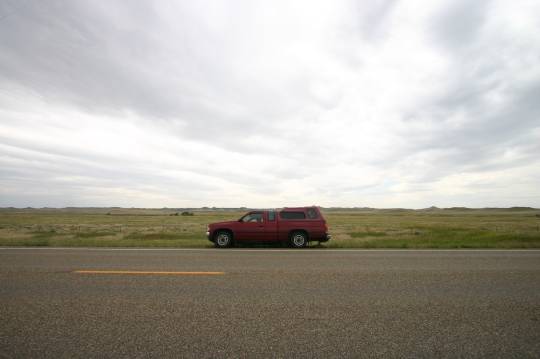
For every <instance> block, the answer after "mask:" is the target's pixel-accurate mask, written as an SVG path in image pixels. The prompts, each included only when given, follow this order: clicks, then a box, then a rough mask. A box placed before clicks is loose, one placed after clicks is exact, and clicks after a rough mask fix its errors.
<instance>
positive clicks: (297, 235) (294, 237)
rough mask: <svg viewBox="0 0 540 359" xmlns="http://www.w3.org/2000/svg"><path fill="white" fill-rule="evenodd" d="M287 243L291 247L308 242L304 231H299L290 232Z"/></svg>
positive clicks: (300, 245) (303, 245) (300, 246)
mask: <svg viewBox="0 0 540 359" xmlns="http://www.w3.org/2000/svg"><path fill="white" fill-rule="evenodd" d="M289 243H290V245H291V247H293V248H303V247H306V246H307V244H308V240H307V235H306V233H304V232H300V231H298V232H293V233H291V237H290V239H289Z"/></svg>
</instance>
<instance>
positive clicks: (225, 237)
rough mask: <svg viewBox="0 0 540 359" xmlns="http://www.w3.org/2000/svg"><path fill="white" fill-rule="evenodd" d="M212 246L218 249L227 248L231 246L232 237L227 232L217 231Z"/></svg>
mask: <svg viewBox="0 0 540 359" xmlns="http://www.w3.org/2000/svg"><path fill="white" fill-rule="evenodd" d="M214 244H215V245H216V247H218V248H227V247H230V246H231V245H232V235H231V233H230V232H227V231H219V232H217V233H216V236H215V237H214Z"/></svg>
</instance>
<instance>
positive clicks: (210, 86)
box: [0, 0, 540, 207]
mask: <svg viewBox="0 0 540 359" xmlns="http://www.w3.org/2000/svg"><path fill="white" fill-rule="evenodd" d="M520 5H521V6H518V5H514V6H512V7H511V8H510V7H508V6H507V5H506V4H505V3H504V2H502V1H495V0H493V1H481V2H476V3H474V4H471V3H469V2H455V1H447V2H438V3H436V4H431V3H426V4H417V3H413V2H404V1H379V2H374V3H372V4H369V5H368V4H362V5H358V4H357V3H355V2H349V1H339V2H336V3H333V4H331V5H330V4H322V3H321V4H312V3H311V2H306V3H305V4H302V3H294V4H291V3H288V2H277V3H264V2H255V3H253V2H245V3H235V4H234V5H231V4H230V3H225V2H221V1H202V2H197V3H189V2H180V3H176V2H167V1H162V2H156V3H151V2H144V1H140V2H139V1H135V2H127V1H126V2H122V1H120V2H114V3H107V4H105V3H103V4H100V3H96V2H92V1H48V2H41V1H33V0H25V1H19V2H15V1H6V2H4V3H3V4H2V6H1V7H0V84H1V91H0V166H1V168H2V170H0V184H1V185H2V187H3V189H2V190H0V197H1V198H2V199H1V200H0V206H1V205H6V206H7V205H16V206H26V205H48V206H55V205H94V204H98V205H108V204H110V205H114V204H121V205H126V206H130V205H135V206H158V207H161V206H165V205H168V206H175V205H189V206H197V205H199V206H202V205H207V204H211V205H214V204H215V205H231V206H235V205H249V206H259V207H268V206H271V205H276V206H279V205H293V204H302V203H306V202H307V203H320V204H321V205H359V206H361V205H370V206H399V207H422V206H428V205H432V204H434V205H439V206H444V205H483V204H482V201H484V202H486V203H485V205H486V206H487V205H534V206H540V203H538V199H539V198H540V193H539V192H538V189H537V188H536V187H537V186H536V183H537V180H538V179H539V175H540V173H539V171H538V168H540V166H538V164H539V163H538V161H539V160H538V158H539V156H538V155H539V150H540V148H539V146H538V143H540V118H539V115H540V109H539V106H538V104H537V99H538V98H539V97H540V74H539V73H538V71H537V70H536V69H537V68H538V65H539V63H540V59H539V58H538V55H537V54H538V51H540V46H539V45H538V44H539V43H540V41H538V40H539V39H538V36H537V34H538V33H539V31H540V29H539V27H538V24H537V22H536V21H535V19H536V18H537V17H538V15H539V14H540V12H539V8H538V6H535V5H534V4H525V3H524V4H520ZM516 181H517V182H519V183H518V184H517V185H514V184H515V183H516ZM486 183H488V185H485V184H486ZM479 184H482V185H479ZM490 188H492V190H491V191H492V194H493V195H492V196H491V197H490V196H489V193H490V192H489V191H490ZM513 188H519V189H520V190H523V189H524V188H526V189H527V190H528V191H529V193H530V194H531V195H530V196H529V197H528V198H522V197H516V199H515V201H513V200H512V195H511V193H512V192H515V191H514V190H513ZM495 193H497V194H498V196H497V198H501V200H500V202H496V203H495V202H490V201H491V199H490V198H495V196H494V194H495ZM465 194H466V195H465ZM488 202H489V203H488Z"/></svg>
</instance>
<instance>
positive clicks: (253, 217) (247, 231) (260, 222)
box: [235, 212, 265, 242]
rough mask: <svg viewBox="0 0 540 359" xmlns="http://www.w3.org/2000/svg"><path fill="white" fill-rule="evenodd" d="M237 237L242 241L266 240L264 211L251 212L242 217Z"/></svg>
mask: <svg viewBox="0 0 540 359" xmlns="http://www.w3.org/2000/svg"><path fill="white" fill-rule="evenodd" d="M239 222H240V223H239V224H238V227H237V230H236V233H235V237H236V239H238V240H241V241H254V242H255V241H264V240H265V218H264V213H263V212H250V213H248V214H246V215H245V216H244V217H242V218H240V220H239Z"/></svg>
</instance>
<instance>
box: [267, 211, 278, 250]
mask: <svg viewBox="0 0 540 359" xmlns="http://www.w3.org/2000/svg"><path fill="white" fill-rule="evenodd" d="M276 217H277V216H276V211H267V212H266V225H265V231H266V241H269V242H270V241H277V239H278V222H277V218H276Z"/></svg>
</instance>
